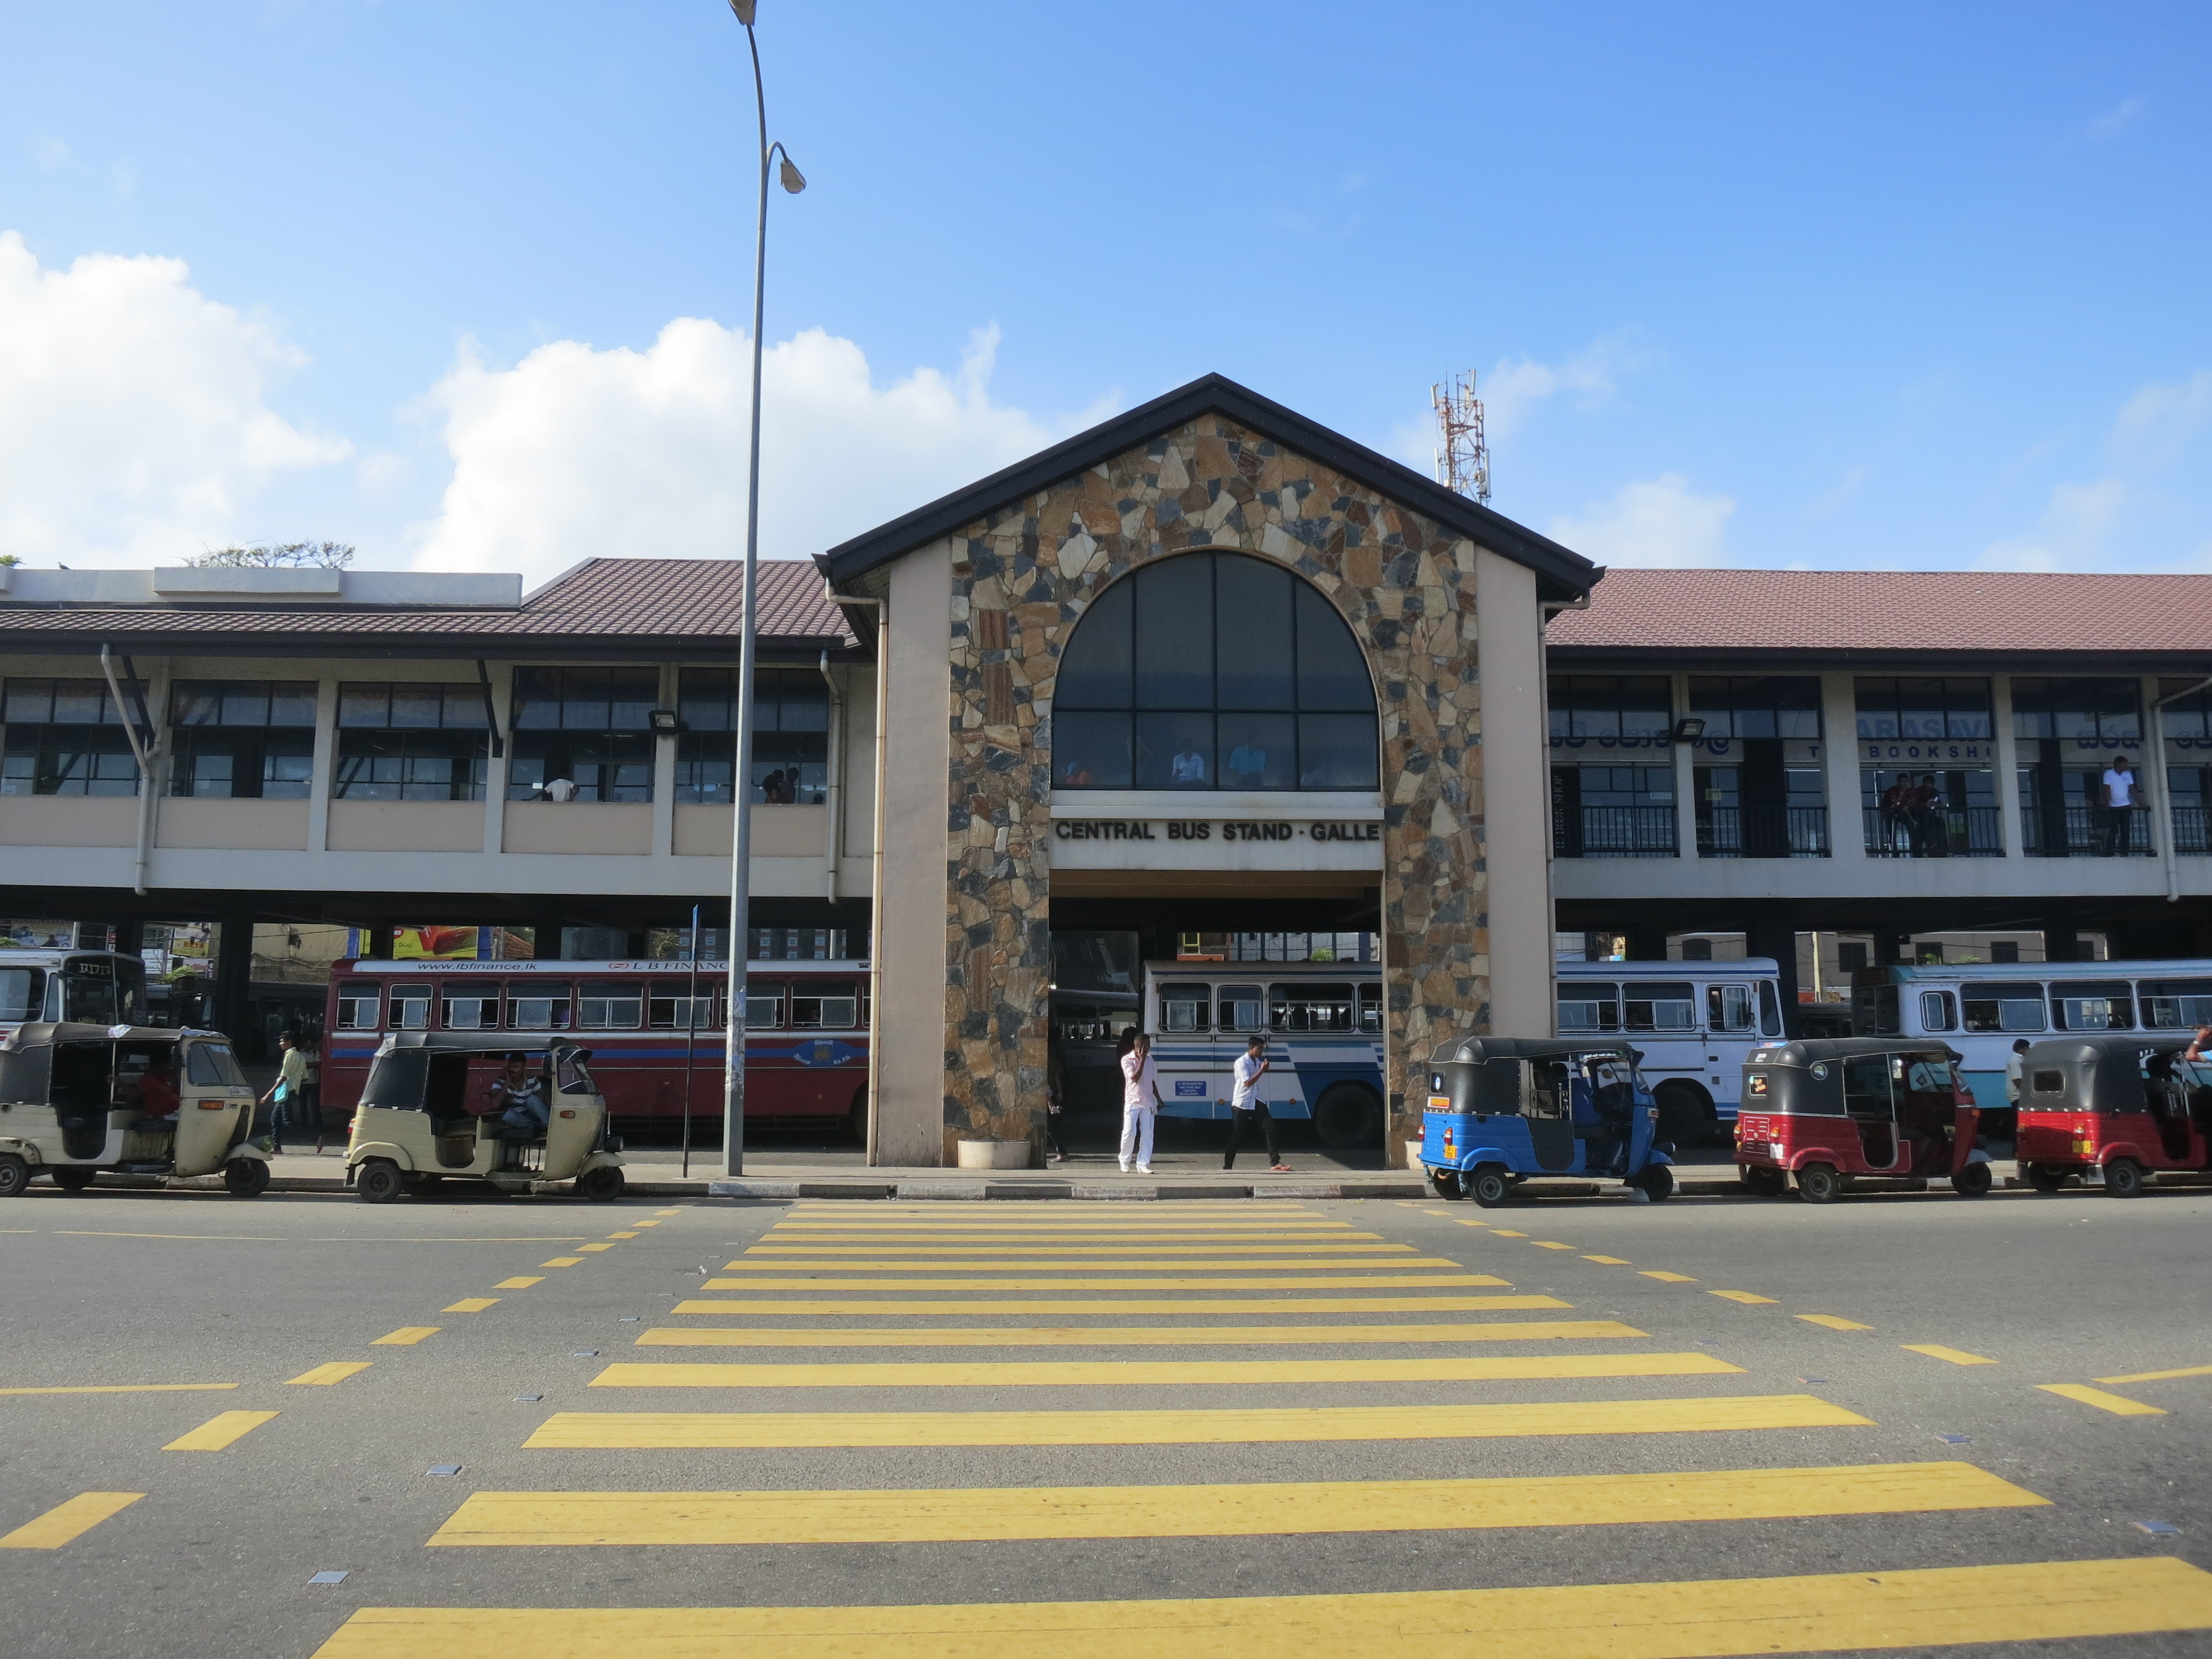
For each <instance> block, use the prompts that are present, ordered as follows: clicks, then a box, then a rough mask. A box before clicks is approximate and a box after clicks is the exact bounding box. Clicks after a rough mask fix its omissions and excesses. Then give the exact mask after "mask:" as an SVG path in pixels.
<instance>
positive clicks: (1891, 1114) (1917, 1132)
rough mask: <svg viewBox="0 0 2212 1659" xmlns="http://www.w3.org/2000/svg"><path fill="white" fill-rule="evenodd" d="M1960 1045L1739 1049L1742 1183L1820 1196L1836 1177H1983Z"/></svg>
mask: <svg viewBox="0 0 2212 1659" xmlns="http://www.w3.org/2000/svg"><path fill="white" fill-rule="evenodd" d="M1959 1060H1960V1055H1959V1054H1958V1052H1957V1051H1956V1050H1955V1049H1953V1048H1950V1047H1949V1046H1948V1044H1945V1043H1942V1042H1936V1041H1935V1040H1933V1039H1931V1038H1928V1037H1905V1038H1899V1037H1828V1038H1822V1039H1819V1040H1814V1039H1809V1038H1808V1039H1807V1040H1805V1041H1802V1042H1776V1043H1769V1044H1766V1045H1765V1046H1764V1047H1762V1048H1754V1049H1753V1050H1752V1051H1751V1053H1750V1054H1747V1055H1746V1056H1745V1057H1744V1063H1743V1094H1742V1097H1741V1099H1742V1105H1741V1107H1740V1108H1739V1109H1738V1111H1737V1115H1736V1126H1735V1140H1736V1146H1735V1161H1736V1170H1737V1173H1738V1174H1739V1175H1740V1176H1741V1177H1742V1180H1743V1183H1744V1185H1745V1186H1747V1187H1748V1188H1751V1189H1752V1190H1753V1192H1755V1193H1764V1194H1766V1195H1767V1196H1768V1197H1771V1198H1778V1197H1780V1196H1781V1194H1783V1193H1784V1191H1785V1190H1786V1189H1787V1188H1788V1186H1789V1182H1790V1176H1791V1175H1792V1174H1793V1173H1794V1174H1795V1175H1796V1177H1797V1195H1798V1196H1799V1197H1800V1198H1802V1199H1803V1200H1806V1201H1807V1202H1808V1203H1810V1204H1826V1203H1827V1202H1829V1201H1830V1200H1832V1199H1834V1198H1835V1197H1836V1195H1837V1194H1839V1193H1842V1192H1844V1191H1845V1190H1846V1189H1847V1188H1857V1189H1858V1190H1861V1191H1869V1190H1874V1191H1882V1190H1887V1191H1893V1192H1894V1191H1905V1192H1919V1191H1924V1190H1925V1189H1926V1188H1927V1185H1928V1182H1929V1181H1930V1180H1931V1179H1937V1180H1942V1179H1948V1181H1949V1182H1950V1183H1951V1190H1952V1191H1954V1192H1955V1193H1957V1194H1960V1196H1961V1197H1963V1198H1979V1197H1980V1196H1982V1194H1984V1193H1986V1192H1988V1191H1989V1190H1990V1186H1991V1184H1992V1182H1991V1171H1990V1155H1989V1154H1988V1153H1987V1152H1984V1151H1983V1150H1982V1149H1981V1147H1980V1146H1978V1145H1976V1136H1975V1129H1976V1126H1977V1124H1978V1121H1979V1114H1978V1112H1977V1111H1976V1110H1975V1108H1974V1097H1973V1095H1972V1092H1971V1091H1969V1090H1968V1089H1967V1088H1966V1084H1965V1082H1964V1081H1963V1080H1962V1079H1960V1076H1959Z"/></svg>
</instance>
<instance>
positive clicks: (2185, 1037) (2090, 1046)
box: [2021, 1031, 2196, 1066]
mask: <svg viewBox="0 0 2212 1659" xmlns="http://www.w3.org/2000/svg"><path fill="white" fill-rule="evenodd" d="M2195 1041H2196V1036H2195V1034H2194V1033H2193V1032H2189V1031H2130V1032H2127V1033H2124V1034H2123V1033H2120V1032H2117V1031H2115V1032H2112V1033H2110V1034H2108V1035H2106V1036H2065V1037H2051V1038H2049V1039H2047V1040H2046V1041H2045V1042H2032V1043H2030V1044H2029V1045H2028V1048H2027V1054H2024V1055H2022V1056H2021V1058H2022V1059H2023V1060H2026V1061H2027V1062H2028V1063H2030V1064H2033V1063H2034V1062H2035V1061H2038V1060H2040V1061H2041V1062H2042V1063H2043V1064H2044V1065H2045V1066H2055V1065H2060V1064H2063V1063H2064V1062H2066V1061H2069V1060H2073V1061H2076V1062H2080V1061H2094V1060H2102V1059H2104V1058H2105V1057H2106V1056H2107V1055H2109V1054H2124V1055H2125V1056H2126V1057H2127V1058H2128V1059H2129V1060H2134V1059H2135V1058H2136V1055H2138V1054H2145V1053H2148V1052H2149V1051H2151V1050H2153V1049H2156V1050H2158V1051H2159V1052H2160V1053H2162V1054H2179V1053H2180V1052H2181V1051H2182V1050H2183V1049H2184V1048H2187V1047H2188V1046H2189V1045H2190V1044H2191V1042H2195Z"/></svg>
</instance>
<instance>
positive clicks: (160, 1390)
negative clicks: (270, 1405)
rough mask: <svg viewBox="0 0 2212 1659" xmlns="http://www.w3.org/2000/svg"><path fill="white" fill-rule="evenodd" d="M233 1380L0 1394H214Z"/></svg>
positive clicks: (88, 1385) (232, 1385)
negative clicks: (226, 1381) (228, 1381)
mask: <svg viewBox="0 0 2212 1659" xmlns="http://www.w3.org/2000/svg"><path fill="white" fill-rule="evenodd" d="M237 1386H238V1384H237V1383H84V1384H81V1385H79V1386H76V1387H74V1388H66V1389H63V1388H54V1389H0V1394H216V1393H220V1392H221V1391H222V1390H223V1389H234V1388H236V1387H237Z"/></svg>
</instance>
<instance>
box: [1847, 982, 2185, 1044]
mask: <svg viewBox="0 0 2212 1659" xmlns="http://www.w3.org/2000/svg"><path fill="white" fill-rule="evenodd" d="M1872 1002H1873V1009H1872V1015H1873V1024H1874V1028H1875V1031H1874V1034H1875V1036H1897V1035H1898V1034H1899V1030H1900V1029H1901V1028H1900V1026H1899V1004H1898V988H1897V987H1895V986H1893V985H1883V986H1877V987H1875V989H1874V996H1873V998H1872ZM1920 1024H1921V1029H1922V1030H1928V1031H1960V1030H1963V1031H1979V1032H1988V1033H1995V1034H2000V1035H2011V1034H2013V1033H2015V1032H2018V1033H2026V1032H2029V1031H2045V1030H2051V1031H2132V1030H2136V1029H2137V1027H2138V1025H2140V1026H2141V1028H2142V1030H2150V1031H2186V1030H2194V1029H2195V1028H2196V1027H2197V1026H2199V1025H2205V1024H2212V979H2170V980H2144V981H2141V982H2140V983H2136V984H2132V985H2131V984H2130V982H2129V981H2126V980H2075V981H2055V982H2054V983H2052V984H2051V986H2050V987H2048V990H2047V994H2046V987H2044V986H2043V985H2042V984H2040V983H2039V982H2037V981H2033V980H2021V981H2018V982H2016V983H2015V982H2011V981H1990V982H1988V983H1985V984H1980V985H1968V986H1962V987H1960V989H1959V991H1958V992H1957V993H1956V994H1954V993H1952V992H1949V991H1923V992H1921V993H1920Z"/></svg>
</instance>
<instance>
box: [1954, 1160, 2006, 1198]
mask: <svg viewBox="0 0 2212 1659" xmlns="http://www.w3.org/2000/svg"><path fill="white" fill-rule="evenodd" d="M1995 1184H1996V1177H1994V1176H1991V1175H1990V1166H1989V1165H1988V1164H1968V1165H1967V1166H1966V1168H1965V1169H1963V1170H1960V1171H1959V1173H1958V1174H1956V1175H1954V1176H1952V1177H1951V1190H1952V1191H1953V1192H1954V1193H1956V1194H1958V1195H1959V1196H1960V1197H1961V1198H1983V1197H1986V1196H1987V1195H1988V1194H1989V1190H1990V1188H1991V1187H1992V1186H1994V1185H1995Z"/></svg>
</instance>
